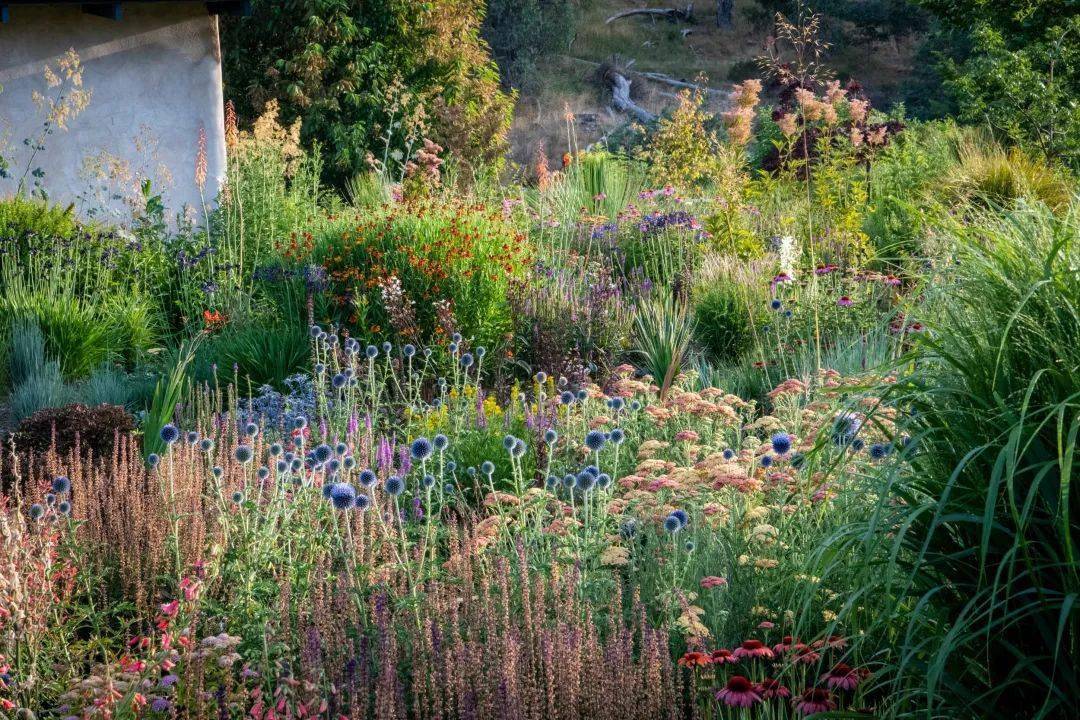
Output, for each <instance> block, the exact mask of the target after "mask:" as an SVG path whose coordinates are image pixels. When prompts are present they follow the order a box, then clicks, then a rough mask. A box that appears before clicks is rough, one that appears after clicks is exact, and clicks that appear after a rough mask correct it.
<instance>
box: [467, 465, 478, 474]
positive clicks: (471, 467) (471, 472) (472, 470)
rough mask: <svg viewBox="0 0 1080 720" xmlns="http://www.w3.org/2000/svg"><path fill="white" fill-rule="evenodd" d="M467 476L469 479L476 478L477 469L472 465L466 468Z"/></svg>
mask: <svg viewBox="0 0 1080 720" xmlns="http://www.w3.org/2000/svg"><path fill="white" fill-rule="evenodd" d="M465 474H466V475H468V476H469V477H476V468H475V467H473V466H472V465H470V466H469V467H467V468H465Z"/></svg>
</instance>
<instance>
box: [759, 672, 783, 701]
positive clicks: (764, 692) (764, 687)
mask: <svg viewBox="0 0 1080 720" xmlns="http://www.w3.org/2000/svg"><path fill="white" fill-rule="evenodd" d="M757 690H758V693H759V694H760V695H761V697H762V699H764V700H770V699H772V698H789V697H791V691H790V690H788V689H787V687H786V686H784V685H781V684H780V681H779V680H775V679H773V678H770V677H767V678H765V679H764V680H762V681H761V682H759V683H758V686H757Z"/></svg>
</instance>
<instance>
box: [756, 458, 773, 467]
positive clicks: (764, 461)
mask: <svg viewBox="0 0 1080 720" xmlns="http://www.w3.org/2000/svg"><path fill="white" fill-rule="evenodd" d="M758 462H760V463H761V467H763V468H767V467H771V466H772V464H773V457H772V455H762V456H761V460H759V461H758Z"/></svg>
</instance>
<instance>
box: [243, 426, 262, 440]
mask: <svg viewBox="0 0 1080 720" xmlns="http://www.w3.org/2000/svg"><path fill="white" fill-rule="evenodd" d="M244 434H245V435H247V436H248V437H255V436H256V435H258V434H259V426H258V425H257V424H256V423H253V422H249V423H248V424H247V425H245V426H244Z"/></svg>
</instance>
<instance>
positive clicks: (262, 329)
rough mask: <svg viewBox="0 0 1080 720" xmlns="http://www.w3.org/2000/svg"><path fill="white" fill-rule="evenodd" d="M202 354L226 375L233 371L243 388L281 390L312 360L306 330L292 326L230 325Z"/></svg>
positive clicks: (264, 324)
mask: <svg viewBox="0 0 1080 720" xmlns="http://www.w3.org/2000/svg"><path fill="white" fill-rule="evenodd" d="M205 352H206V353H207V355H208V356H210V357H213V358H214V359H215V360H217V362H219V363H220V364H221V365H222V366H223V367H224V368H227V369H229V372H231V371H232V370H231V369H232V368H235V369H236V374H237V376H238V377H239V378H240V380H241V382H243V383H244V387H245V388H246V387H247V383H248V382H250V383H251V385H252V386H254V387H260V386H262V385H273V386H274V387H281V386H282V382H283V381H284V380H285V378H287V377H289V376H290V375H294V374H296V373H297V372H300V371H301V370H303V369H304V368H305V367H306V366H307V365H308V361H309V359H310V357H311V348H310V344H309V339H308V335H307V330H306V329H303V328H301V327H299V326H298V325H297V324H295V323H294V324H292V325H282V324H266V323H253V324H245V325H239V326H230V327H227V328H226V329H225V330H224V331H223V332H221V334H219V335H217V336H215V337H214V338H213V340H212V341H211V342H209V343H207V345H206V347H205Z"/></svg>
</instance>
